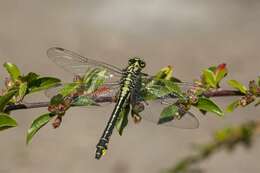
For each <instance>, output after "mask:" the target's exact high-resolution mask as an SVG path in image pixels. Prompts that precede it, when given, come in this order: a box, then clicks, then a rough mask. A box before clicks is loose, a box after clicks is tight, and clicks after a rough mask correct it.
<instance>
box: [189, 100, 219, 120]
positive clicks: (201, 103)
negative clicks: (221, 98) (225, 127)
mask: <svg viewBox="0 0 260 173" xmlns="http://www.w3.org/2000/svg"><path fill="white" fill-rule="evenodd" d="M193 106H195V107H197V108H198V109H201V110H204V111H207V112H213V113H216V114H217V115H219V116H223V115H224V113H223V111H222V110H221V109H220V108H219V106H218V105H217V104H216V103H214V102H213V101H212V100H210V99H208V98H203V97H200V98H199V99H198V102H197V104H196V105H193Z"/></svg>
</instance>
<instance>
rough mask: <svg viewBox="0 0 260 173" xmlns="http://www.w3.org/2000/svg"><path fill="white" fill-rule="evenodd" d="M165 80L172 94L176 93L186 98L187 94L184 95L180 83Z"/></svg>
mask: <svg viewBox="0 0 260 173" xmlns="http://www.w3.org/2000/svg"><path fill="white" fill-rule="evenodd" d="M163 82H164V84H165V85H166V87H167V88H168V89H169V91H170V93H171V94H175V95H177V96H178V97H180V98H185V96H184V95H183V93H182V90H181V88H180V87H179V85H178V83H176V82H172V81H168V80H163Z"/></svg>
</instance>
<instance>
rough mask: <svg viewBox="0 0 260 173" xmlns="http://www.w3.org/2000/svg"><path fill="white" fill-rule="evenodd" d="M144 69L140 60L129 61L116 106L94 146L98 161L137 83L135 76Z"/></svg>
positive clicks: (143, 63)
mask: <svg viewBox="0 0 260 173" xmlns="http://www.w3.org/2000/svg"><path fill="white" fill-rule="evenodd" d="M144 67H145V62H144V61H142V60H141V59H140V58H132V59H130V60H129V66H128V67H127V69H126V75H125V77H123V79H122V81H123V82H122V84H121V88H120V92H119V99H118V101H117V103H116V106H115V108H114V110H113V112H112V115H111V116H110V119H109V121H108V123H107V126H106V128H105V130H104V132H103V134H102V136H101V138H100V140H99V142H98V144H97V146H96V148H97V150H96V159H100V158H101V157H102V155H104V154H105V153H106V150H107V145H108V143H109V138H110V137H111V135H112V132H113V129H114V127H115V125H116V122H117V119H118V117H119V114H120V111H121V109H122V107H123V105H124V104H125V103H127V102H129V99H130V95H131V91H132V89H133V88H134V87H135V85H136V82H137V80H136V79H137V76H139V75H140V73H141V70H142V69H143V68H144Z"/></svg>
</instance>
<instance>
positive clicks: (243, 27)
mask: <svg viewBox="0 0 260 173" xmlns="http://www.w3.org/2000/svg"><path fill="white" fill-rule="evenodd" d="M259 19H260V2H259V1H257V0H250V1H245V0H228V1H227V0H218V1H205V0H197V1H181V0H179V1H177V0H168V1H167V0H163V1H155V0H152V1H151V0H150V1H137V0H132V1H119V0H113V1H91V0H87V1H86V0H63V1H61V0H60V1H58V0H45V1H39V0H23V1H19V0H6V1H4V0H2V1H1V2H0V61H1V64H2V63H3V62H5V61H10V62H13V63H16V64H17V65H19V67H20V68H21V69H22V70H23V72H24V73H27V72H29V71H34V72H37V73H40V74H43V75H51V76H57V77H60V78H62V79H64V80H70V79H71V78H72V76H71V75H70V74H69V73H67V72H64V71H63V70H62V69H60V68H57V66H56V65H55V64H53V63H52V62H51V61H50V60H49V59H48V58H47V56H46V50H47V49H48V48H49V47H53V46H60V47H64V48H67V49H71V50H74V51H77V52H79V53H80V54H82V55H85V56H89V57H93V58H95V59H97V60H102V61H106V62H108V63H113V64H115V65H117V66H119V67H124V66H125V65H126V63H127V59H128V58H129V57H131V56H141V57H143V58H144V59H145V60H146V62H147V68H146V71H147V72H148V73H155V72H156V71H157V70H159V69H160V68H162V67H164V66H167V65H173V66H174V69H175V75H176V76H178V77H180V78H182V79H185V80H186V81H191V80H192V79H193V78H194V77H198V76H199V74H200V72H201V70H202V69H203V68H205V67H208V66H209V65H212V64H218V63H222V62H226V63H227V64H228V67H229V69H230V75H229V77H230V78H234V79H238V80H241V81H242V82H244V83H246V82H247V81H248V80H249V79H255V78H256V77H257V76H258V75H259V65H260V49H259V45H260V32H259V30H260V20H259ZM0 75H1V78H2V79H3V78H4V76H6V75H7V74H6V73H5V71H4V70H3V68H1V69H0ZM1 84H3V82H2V80H1ZM30 100H46V98H44V95H43V94H39V95H36V96H34V97H32V98H30ZM230 100H231V99H222V100H218V101H220V103H221V104H222V105H225V104H227V103H228V102H229V101H230ZM112 109H113V105H111V106H107V107H104V108H102V109H76V108H75V109H73V110H70V111H69V112H68V114H67V116H66V118H65V119H64V123H63V124H62V127H61V128H59V129H58V130H53V129H52V128H51V126H46V127H45V128H43V129H42V130H41V132H40V133H39V134H38V135H37V136H36V137H35V139H34V140H33V142H32V144H31V145H29V146H26V145H25V133H26V130H27V128H28V127H29V125H30V123H31V121H32V120H33V119H34V118H35V117H36V116H37V115H40V114H42V113H44V112H46V109H33V110H26V111H24V110H23V111H17V112H14V113H13V115H14V117H15V118H16V119H17V120H18V122H19V127H18V128H14V129H12V130H8V131H4V132H1V133H0V139H1V144H0V153H1V158H0V172H1V173H16V172H17V173H18V172H19V173H30V172H31V173H33V172H38V173H71V172H77V173H81V172H87V173H88V172H89V173H101V172H102V173H103V172H110V173H112V172H113V173H144V172H150V173H157V172H159V171H160V170H162V169H163V168H168V167H169V166H171V165H173V164H174V163H176V162H177V161H178V160H179V159H180V158H182V157H184V156H185V155H187V154H189V153H190V152H191V151H192V149H191V144H193V143H203V142H206V141H208V140H209V139H210V135H211V134H212V132H213V131H214V130H216V129H218V128H220V127H224V126H227V125H230V124H237V123H239V122H244V121H247V120H250V119H255V118H257V116H258V113H257V111H258V109H256V108H254V107H248V108H245V109H243V110H240V111H236V112H235V113H233V114H230V115H227V116H226V117H225V118H222V119H221V118H217V117H216V116H214V115H213V114H208V115H207V116H205V117H204V116H202V115H200V114H199V113H198V112H196V111H194V113H196V114H197V117H198V118H199V119H200V124H201V125H200V128H199V129H196V130H181V129H176V128H169V127H163V126H157V125H155V124H152V123H149V122H143V123H142V124H141V125H139V126H136V125H134V124H133V123H130V125H129V126H128V127H127V129H126V131H125V134H124V135H123V136H122V137H119V135H117V134H116V133H114V135H113V137H112V140H111V143H110V145H109V151H108V153H107V155H106V156H105V157H104V158H103V159H102V160H100V161H97V160H95V159H94V153H95V145H96V143H97V141H98V139H99V137H100V135H101V133H102V131H103V128H104V126H105V124H106V121H107V119H108V115H109V114H110V112H111V110H112ZM259 145H260V140H259V139H258V140H256V141H255V147H254V148H253V149H251V150H245V149H243V148H242V147H241V148H239V149H238V150H236V151H235V152H234V154H232V155H229V153H226V152H221V153H219V154H217V155H215V156H214V157H213V158H211V159H209V160H208V161H207V162H205V163H203V164H202V165H201V168H204V169H205V170H207V172H211V173H219V172H228V173H244V172H248V173H257V172H259V170H260V165H259V159H260V148H259Z"/></svg>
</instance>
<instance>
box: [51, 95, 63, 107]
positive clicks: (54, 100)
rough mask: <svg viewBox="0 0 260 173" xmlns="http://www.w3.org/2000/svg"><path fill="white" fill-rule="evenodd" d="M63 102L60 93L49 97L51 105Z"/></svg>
mask: <svg viewBox="0 0 260 173" xmlns="http://www.w3.org/2000/svg"><path fill="white" fill-rule="evenodd" d="M63 102H64V97H63V95H61V94H57V95H55V96H53V97H52V98H51V101H50V104H51V105H58V104H61V103H63Z"/></svg>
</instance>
